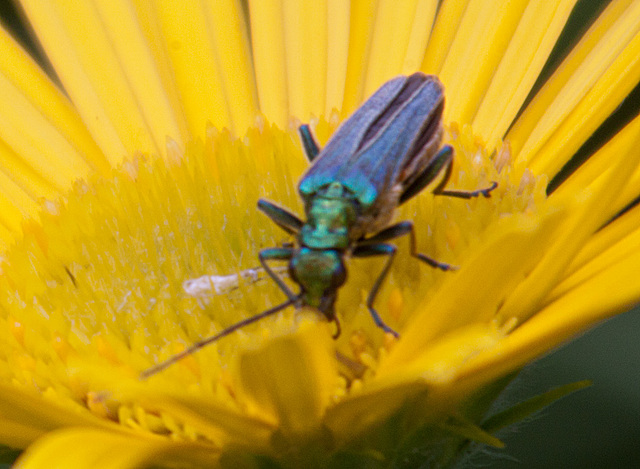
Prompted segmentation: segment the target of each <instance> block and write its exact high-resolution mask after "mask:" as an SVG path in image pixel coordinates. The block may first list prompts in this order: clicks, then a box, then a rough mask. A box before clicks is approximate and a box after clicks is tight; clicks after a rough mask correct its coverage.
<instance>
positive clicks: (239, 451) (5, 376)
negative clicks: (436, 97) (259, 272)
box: [0, 0, 640, 468]
mask: <svg viewBox="0 0 640 469" xmlns="http://www.w3.org/2000/svg"><path fill="white" fill-rule="evenodd" d="M575 3H576V2H575V0H561V1H558V2H555V3H553V4H551V3H550V2H543V1H540V2H536V1H531V2H527V1H513V2H504V1H502V0H470V1H453V0H452V1H444V2H442V4H441V5H440V6H439V7H438V2H436V1H420V0H416V1H407V2H393V1H388V2H387V1H382V0H381V1H379V2H360V1H352V2H346V1H345V2H343V1H332V0H329V1H327V2H317V1H308V2H306V1H305V2H297V1H282V2H279V1H275V0H274V1H250V2H249V3H248V5H244V4H240V2H236V1H233V0H228V1H225V0H218V1H212V2H182V3H181V4H179V5H178V4H177V3H176V4H173V2H144V1H139V2H128V1H126V0H116V1H95V2H65V1H62V0H59V1H57V0H56V1H49V2H40V1H37V0H23V1H22V2H21V4H22V6H23V8H24V10H25V13H26V17H27V18H28V20H29V22H30V24H31V26H32V27H33V30H34V32H35V34H36V35H37V38H38V40H39V42H40V44H41V45H42V48H43V50H44V52H45V53H46V56H47V58H48V59H49V61H50V62H51V64H52V66H53V70H55V73H56V76H57V79H58V80H59V83H60V87H58V85H56V83H57V82H56V81H52V80H51V79H49V78H48V77H47V76H46V75H45V74H44V72H42V70H40V69H39V68H38V66H37V65H35V64H34V62H33V61H32V60H31V59H30V58H29V57H28V55H27V54H26V53H25V52H24V51H23V50H22V49H20V47H19V46H18V45H17V44H16V43H15V42H14V41H13V39H12V38H11V37H10V36H9V35H8V34H7V33H6V32H5V31H4V30H3V31H2V33H1V34H0V57H1V59H0V78H1V79H0V87H1V93H2V96H3V101H4V102H3V106H2V109H3V110H2V111H0V134H1V136H2V145H1V146H0V149H1V153H0V155H1V156H2V166H1V167H2V171H1V172H0V201H1V203H2V211H0V212H1V213H0V221H1V223H0V239H1V240H2V244H3V247H2V249H3V251H2V252H3V255H2V256H3V262H2V264H1V268H2V277H1V278H0V282H1V284H2V286H1V289H0V291H2V294H1V295H0V343H1V344H2V345H1V346H0V377H1V380H0V443H2V444H4V445H7V446H9V447H12V448H20V449H26V451H25V452H24V453H23V455H22V457H21V459H20V464H21V467H26V468H35V467H51V466H52V461H55V463H56V464H57V465H58V467H92V468H99V467H105V468H106V467H109V468H116V467H118V468H119V467H140V466H142V467H146V466H164V465H166V466H173V465H178V466H179V467H182V466H190V465H193V466H198V465H202V466H215V465H220V466H226V467H238V466H241V467H254V466H255V467H263V466H267V465H269V464H273V465H278V466H283V467H301V466H303V465H307V466H320V467H321V466H331V465H333V466H335V467H343V466H349V467H388V466H391V465H393V464H395V465H397V466H398V467H415V466H417V465H419V464H426V463H427V462H432V463H434V464H440V465H445V464H447V463H449V462H450V461H451V460H452V459H453V458H454V457H455V456H456V454H458V453H459V452H461V451H463V450H464V449H466V448H467V446H468V441H469V440H473V441H479V442H482V443H486V444H491V445H494V446H500V444H501V443H500V441H499V440H497V439H496V438H495V437H493V436H492V435H490V434H489V433H487V432H486V431H485V430H492V429H494V428H495V427H494V426H492V425H489V424H486V425H485V426H484V427H483V426H482V423H483V421H484V420H485V418H486V417H487V416H486V411H487V406H488V404H489V403H490V402H491V401H492V400H493V399H494V398H495V397H496V396H497V395H498V394H499V392H500V390H501V389H502V387H503V386H504V385H505V384H506V382H507V381H508V380H509V379H510V377H511V376H512V375H513V373H514V372H516V371H517V370H518V369H520V368H521V367H522V366H524V365H525V364H526V363H528V362H530V361H532V360H534V359H536V358H537V357H539V356H541V355H542V354H544V353H546V352H548V351H549V350H551V349H553V348H554V347H556V346H557V345H559V344H561V343H563V342H565V341H567V340H569V339H571V338H572V337H573V336H575V335H576V334H578V333H580V332H582V331H584V330H585V329H587V328H588V327H590V326H592V325H593V324H595V323H596V322H598V321H600V320H602V319H603V318H606V317H609V316H611V315H614V314H617V313H619V312H622V311H625V310H627V309H628V308H629V307H631V306H632V305H633V304H635V303H636V302H638V301H639V300H640V276H638V275H637V265H638V263H639V262H640V250H638V249H636V244H637V238H638V235H639V233H640V218H639V215H640V208H638V207H637V206H636V207H633V208H631V209H629V210H627V211H626V212H624V214H622V215H621V216H618V217H617V218H616V215H617V214H619V213H620V212H621V211H622V210H623V209H625V208H626V207H628V206H629V205H630V204H631V203H632V202H633V201H634V200H635V199H636V197H637V196H638V189H637V188H638V187H640V186H639V184H638V178H640V164H639V163H640V162H639V159H640V152H638V151H637V149H636V146H637V145H636V144H637V142H638V140H639V137H640V118H636V119H635V120H633V121H632V122H631V123H630V124H628V125H627V126H626V127H625V128H624V129H622V130H621V131H620V132H619V133H618V134H617V135H616V136H615V137H614V138H612V139H611V140H610V141H609V142H608V143H607V144H606V145H604V146H603V147H602V148H601V149H599V150H598V151H597V152H596V153H595V154H593V155H592V156H591V158H590V159H589V160H588V161H587V162H586V163H585V164H583V165H582V166H580V167H579V168H578V169H577V170H576V171H575V172H574V173H573V174H572V175H571V176H569V177H568V179H567V180H565V181H564V182H563V183H562V184H561V185H560V186H559V187H558V189H557V190H555V191H554V192H553V193H552V194H551V195H550V196H548V197H547V194H546V188H547V183H548V181H549V180H550V179H551V178H553V177H555V176H556V175H557V174H558V173H559V172H560V170H561V169H562V168H563V167H564V166H565V165H566V164H567V163H568V162H569V160H570V159H571V157H572V156H573V155H574V154H575V153H576V151H577V150H578V149H579V148H580V147H581V145H582V144H583V143H584V142H585V141H586V140H587V139H588V138H589V137H590V136H591V135H592V134H593V132H594V131H595V130H596V129H597V128H598V127H599V126H600V124H602V122H603V121H604V120H605V119H606V118H607V117H608V116H609V115H610V114H611V113H612V112H613V110H614V109H615V108H616V107H617V106H618V105H619V104H620V103H621V101H622V100H623V99H624V98H625V97H626V96H627V94H628V93H629V92H630V90H631V89H632V88H633V87H634V86H635V85H636V84H637V83H638V81H639V80H640V51H639V49H640V21H638V18H640V2H635V1H622V0H620V1H617V0H614V1H613V2H611V4H610V5H609V6H608V7H607V8H606V10H604V12H603V13H602V14H601V15H600V17H599V18H598V19H597V21H596V22H595V23H594V24H593V25H592V26H591V27H590V29H589V30H588V31H587V32H586V33H585V35H584V36H583V38H582V39H581V41H580V42H579V43H578V44H577V45H576V47H575V48H574V49H573V50H572V51H571V53H570V54H569V55H568V56H567V57H566V58H565V59H564V61H563V62H562V63H561V65H560V66H559V67H558V68H557V69H556V71H555V72H554V73H553V74H552V75H551V77H550V78H549V79H548V80H547V81H546V82H545V83H544V84H543V86H542V87H541V88H540V90H539V91H537V92H536V93H535V96H533V98H532V99H531V100H530V101H529V100H528V96H529V94H530V92H531V90H532V89H533V87H534V84H535V83H536V81H537V79H538V77H539V76H540V73H541V70H542V68H543V66H544V64H545V62H546V61H547V59H548V57H549V54H550V52H551V50H552V48H553V46H554V44H555V43H556V41H557V39H558V37H559V35H560V32H561V31H562V28H563V27H564V25H565V23H566V21H567V18H568V16H569V14H570V13H571V11H572V9H573V7H574V5H575ZM245 7H246V8H245ZM416 70H422V71H424V72H426V73H432V74H437V75H438V76H439V77H440V79H441V80H442V82H443V83H444V85H445V88H446V97H447V104H446V107H445V116H444V123H445V126H446V128H447V131H448V134H447V141H448V143H450V144H451V145H453V146H454V147H455V150H456V160H455V168H454V173H453V175H452V178H451V183H450V186H448V187H454V188H464V189H476V188H479V187H483V186H485V185H487V184H488V183H489V182H490V181H497V182H498V187H497V189H496V190H495V191H494V192H493V193H492V197H491V198H490V199H485V198H480V199H477V200H476V199H474V200H470V201H461V200H450V199H447V198H444V197H434V196H433V195H432V194H429V193H428V192H425V193H423V194H421V195H420V196H419V197H416V198H415V200H412V201H411V202H409V203H407V204H406V206H403V207H402V209H401V210H399V214H398V218H399V219H409V220H412V221H413V222H414V223H415V225H416V228H417V237H418V250H419V251H420V252H425V253H427V254H428V255H430V256H433V257H436V258H437V259H438V260H442V261H445V262H451V263H454V264H456V265H459V266H460V269H459V270H458V271H456V272H454V273H451V272H439V271H434V270H433V269H429V268H428V267H426V266H422V265H418V263H417V261H416V260H415V259H413V258H411V257H409V256H408V253H407V249H406V246H405V245H404V241H402V240H400V241H399V247H400V251H401V253H400V255H399V256H398V259H396V262H395V264H394V267H393V269H392V272H391V274H390V276H389V278H388V279H387V281H386V282H385V284H384V287H383V288H382V290H381V292H380V295H378V298H377V300H376V307H377V308H378V310H379V311H380V312H381V314H382V315H383V317H384V318H385V320H387V321H388V323H389V324H390V325H391V326H392V327H394V328H395V329H396V330H398V331H399V332H400V338H399V339H398V340H395V339H393V338H392V337H390V336H389V335H385V334H383V332H382V331H381V330H380V329H378V328H377V327H376V326H375V325H374V323H373V322H372V320H371V318H370V317H369V313H368V310H367V308H366V306H365V304H366V297H367V295H368V293H369V291H370V289H371V285H373V282H374V281H375V279H376V277H377V276H378V274H379V272H380V269H381V268H382V264H380V263H379V261H377V260H351V261H350V262H349V275H350V277H349V281H348V284H347V285H346V286H345V287H343V288H342V289H341V290H340V294H339V296H340V299H339V304H338V308H337V309H338V315H339V317H340V320H341V323H342V328H343V330H342V335H341V336H340V338H338V339H337V340H335V341H334V340H332V339H331V335H332V333H333V329H332V325H331V324H328V323H327V322H326V321H323V320H322V319H321V318H319V317H318V314H317V312H315V311H313V310H312V309H310V308H305V309H304V310H301V311H297V312H294V311H283V312H282V313H279V314H277V315H274V316H272V317H270V318H267V319H264V320H263V321H260V322H258V323H257V324H254V325H251V326H248V327H246V328H243V329H241V330H239V331H237V332H235V333H234V334H232V335H230V336H228V337H226V338H224V339H222V340H220V341H218V342H216V343H215V344H213V345H210V346H209V347H207V348H205V349H203V350H201V351H199V352H198V353H196V354H193V355H191V356H189V357H187V358H186V359H184V360H181V361H180V362H178V363H176V364H174V365H173V366H171V367H169V368H168V369H166V370H164V371H163V372H161V373H158V374H156V375H154V376H152V377H150V378H149V379H145V380H141V379H139V376H140V373H141V372H142V371H144V370H145V369H148V368H149V367H152V366H153V365H154V364H156V363H159V362H162V361H163V360H165V359H167V358H169V357H171V356H173V355H174V354H176V353H178V352H180V351H181V350H183V349H185V348H186V347H188V346H189V345H191V344H193V343H195V342H197V341H198V340H201V339H202V338H205V337H208V336H211V335H212V334H215V333H216V332H218V331H220V330H222V329H223V328H224V327H228V326H230V325H232V324H234V323H235V322H237V321H238V320H241V319H244V318H246V317H250V316H251V315H254V314H256V313H258V312H260V311H263V310H266V309H268V308H269V307H271V306H273V305H276V304H278V303H279V302H282V301H283V298H282V297H283V295H282V293H281V292H280V291H279V290H278V289H277V288H276V287H275V286H274V285H272V284H271V283H270V282H266V281H261V282H257V283H255V284H251V283H249V282H245V283H243V282H240V285H239V287H238V290H237V291H230V292H228V293H227V294H223V295H215V294H213V292H211V291H200V292H199V295H198V296H193V295H190V294H189V292H187V291H185V290H184V288H183V283H184V282H185V281H188V280H190V279H194V278H196V277H201V276H205V275H227V274H234V273H237V272H240V271H242V270H243V269H248V268H253V267H256V264H257V253H258V251H259V250H260V249H263V248H265V247H270V246H278V245H280V244H282V243H286V242H290V241H291V239H290V238H288V237H287V236H286V235H285V234H283V232H281V231H279V230H278V227H277V226H273V224H272V223H270V222H269V220H266V219H265V217H261V216H258V215H256V213H257V210H256V208H255V203H256V201H257V200H258V199H259V198H260V197H268V198H270V199H272V200H274V201H277V202H278V203H281V204H282V205H283V206H287V207H289V208H290V209H291V210H293V211H296V212H297V213H302V212H303V210H302V206H301V203H300V201H299V200H298V198H297V196H296V193H295V190H294V188H295V184H296V181H297V180H298V179H299V178H300V176H301V175H302V174H303V172H304V170H305V167H306V166H307V163H306V161H305V159H304V157H303V154H302V150H301V147H300V144H299V142H298V139H297V136H296V132H295V129H294V126H293V125H292V123H295V122H298V121H297V120H295V119H300V120H303V121H307V120H311V121H312V123H313V127H314V129H315V133H316V135H317V137H318V139H319V140H320V142H321V143H322V144H324V143H325V142H326V141H327V140H328V138H329V136H330V135H331V133H332V132H333V130H334V129H335V128H336V126H337V124H338V122H339V121H340V120H341V119H344V118H345V117H347V116H348V115H349V114H350V113H351V112H352V111H354V110H355V109H356V108H357V107H358V105H359V104H361V103H362V102H363V100H364V99H366V97H368V96H369V95H370V94H371V93H372V92H373V91H375V90H376V89H377V88H378V87H379V86H380V85H381V84H382V83H384V82H385V81H386V80H388V79H389V78H392V77H394V76H396V75H398V74H407V73H411V72H414V71H416ZM525 104H526V106H525ZM523 106H524V108H523ZM225 128H226V129H227V130H224V129H225ZM612 188H615V190H612ZM487 422H488V421H485V423H487Z"/></svg>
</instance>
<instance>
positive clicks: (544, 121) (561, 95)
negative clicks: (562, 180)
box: [507, 2, 640, 175]
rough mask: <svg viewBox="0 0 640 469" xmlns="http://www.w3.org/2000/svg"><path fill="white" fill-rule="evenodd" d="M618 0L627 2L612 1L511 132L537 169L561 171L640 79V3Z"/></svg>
mask: <svg viewBox="0 0 640 469" xmlns="http://www.w3.org/2000/svg"><path fill="white" fill-rule="evenodd" d="M616 3H625V2H612V4H611V6H610V7H609V9H607V11H605V13H604V14H603V15H602V17H601V18H600V19H599V20H598V22H596V23H595V24H594V26H592V28H591V29H590V30H589V31H588V32H587V34H586V35H585V37H583V39H582V40H581V42H580V44H579V45H578V46H577V49H576V50H574V51H573V52H572V54H571V55H570V56H569V57H567V59H565V61H564V62H563V63H562V64H561V66H560V68H559V69H558V71H557V72H556V74H554V76H552V77H551V78H550V79H549V81H548V82H547V84H545V86H544V87H543V89H542V90H541V91H540V93H539V94H538V95H537V96H536V98H535V99H534V100H533V102H532V103H531V105H529V106H528V107H527V110H526V111H525V112H524V113H523V115H522V116H521V117H520V118H519V119H518V122H517V123H516V124H515V125H514V127H513V128H512V130H511V131H510V132H509V134H508V136H507V139H508V140H509V141H510V142H511V144H512V146H513V149H514V152H515V153H516V154H519V156H518V157H519V158H522V159H523V160H524V161H527V162H528V164H529V166H530V167H531V168H532V169H533V170H534V172H536V173H541V172H544V173H546V174H549V175H553V174H555V173H556V172H557V171H558V170H559V169H560V168H561V167H562V166H563V165H564V164H565V163H566V161H567V160H568V158H570V157H571V156H572V155H573V154H574V153H575V152H576V151H577V150H578V148H579V147H580V145H582V143H584V142H585V141H586V139H587V138H588V137H589V136H590V135H591V134H592V133H593V131H594V130H595V129H596V128H597V127H598V126H599V125H600V124H601V123H602V122H603V121H604V119H605V118H607V117H608V116H609V115H610V114H611V112H613V110H614V109H615V108H616V107H617V106H618V104H619V103H620V102H621V100H622V99H624V97H625V96H627V94H628V93H629V92H630V91H631V89H632V88H633V87H634V86H635V84H636V83H637V82H638V81H639V80H640V53H639V50H640V23H638V21H637V18H638V16H639V15H640V3H638V2H633V3H631V4H630V5H629V6H628V8H627V9H626V10H624V11H620V10H619V5H617V6H614V4H616ZM610 10H611V11H610ZM614 13H615V14H614ZM604 24H607V26H608V28H607V29H603V28H604V26H603V25H604ZM592 36H594V37H592ZM600 36H601V37H600ZM596 37H597V39H599V41H598V42H595V39H596Z"/></svg>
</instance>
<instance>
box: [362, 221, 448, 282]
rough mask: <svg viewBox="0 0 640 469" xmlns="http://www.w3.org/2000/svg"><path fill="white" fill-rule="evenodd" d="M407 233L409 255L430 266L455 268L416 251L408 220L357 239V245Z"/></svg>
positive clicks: (376, 242) (365, 244) (443, 268)
mask: <svg viewBox="0 0 640 469" xmlns="http://www.w3.org/2000/svg"><path fill="white" fill-rule="evenodd" d="M405 235H409V241H410V243H411V255H412V256H413V257H416V258H418V259H420V260H421V261H422V262H425V263H427V264H429V265H430V266H431V267H435V268H436V269H440V270H444V271H447V270H456V269H457V267H456V266H454V265H451V264H446V263H444V262H438V261H437V260H435V259H432V258H431V257H429V256H427V255H425V254H422V253H420V252H418V251H417V248H416V235H415V232H414V230H413V223H411V222H410V221H402V222H400V223H396V224H395V225H391V226H390V227H388V228H385V229H384V230H382V231H380V232H379V233H377V234H375V235H373V236H372V237H370V238H366V239H362V240H360V241H358V247H360V246H368V245H375V244H378V243H383V242H385V241H390V240H392V239H395V238H399V237H400V236H405Z"/></svg>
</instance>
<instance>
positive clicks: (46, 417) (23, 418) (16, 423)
mask: <svg viewBox="0 0 640 469" xmlns="http://www.w3.org/2000/svg"><path fill="white" fill-rule="evenodd" d="M0 415H2V421H3V426H4V425H6V427H5V428H3V429H2V431H0V443H2V444H4V445H8V446H13V447H19V448H23V447H26V446H27V445H28V444H30V443H31V442H33V441H34V439H35V438H36V437H39V436H41V435H43V434H45V433H47V432H50V431H52V430H55V429H57V428H62V427H70V426H85V427H94V428H102V429H105V430H107V429H111V430H112V431H119V430H118V429H119V428H121V427H118V426H117V425H116V424H115V423H113V422H110V421H108V420H104V419H100V418H97V417H96V416H94V415H92V414H90V413H89V412H86V411H84V409H82V408H81V407H79V406H78V408H72V409H67V408H63V407H61V406H59V405H57V404H56V403H54V402H50V401H48V400H46V399H45V398H43V396H41V395H36V394H32V393H28V392H26V391H25V390H23V389H20V388H17V387H14V386H11V385H9V384H5V383H0Z"/></svg>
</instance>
